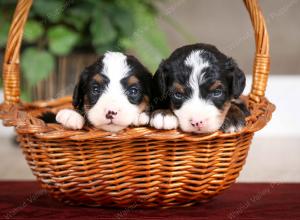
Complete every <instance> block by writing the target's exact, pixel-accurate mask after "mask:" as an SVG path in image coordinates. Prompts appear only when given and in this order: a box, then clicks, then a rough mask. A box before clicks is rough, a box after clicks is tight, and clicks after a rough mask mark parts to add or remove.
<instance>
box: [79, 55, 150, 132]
mask: <svg viewBox="0 0 300 220" xmlns="http://www.w3.org/2000/svg"><path fill="white" fill-rule="evenodd" d="M150 82H151V74H150V73H149V72H148V70H147V69H146V68H145V67H144V66H143V65H142V64H141V63H140V62H139V61H138V60H137V59H136V58H135V57H133V56H129V55H124V54H122V53H119V52H107V53H105V54H104V56H102V57H100V58H99V60H98V61H97V62H96V63H94V64H93V65H91V66H89V67H87V68H86V69H85V70H84V71H83V72H82V73H81V75H80V79H79V82H78V84H77V85H76V87H75V89H74V93H73V106H74V107H75V109H77V110H79V111H80V112H82V113H83V114H85V116H86V118H87V119H88V121H89V122H90V123H91V124H92V125H93V126H95V127H96V128H100V129H103V130H107V131H112V132H117V131H119V130H121V129H123V128H126V127H127V126H129V125H131V124H132V123H133V121H134V120H135V119H136V117H138V115H139V114H140V113H141V112H143V111H147V110H148V108H149V99H150V96H151V94H150V90H151V88H150V86H151V85H150Z"/></svg>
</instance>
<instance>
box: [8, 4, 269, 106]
mask: <svg viewBox="0 0 300 220" xmlns="http://www.w3.org/2000/svg"><path fill="white" fill-rule="evenodd" d="M244 3H245V5H246V8H247V9H248V12H249V14H250V17H251V21H252V25H253V28H254V32H255V42H256V55H255V60H254V65H253V80H252V89H251V92H250V95H249V96H250V99H251V100H252V101H255V102H260V98H261V97H264V96H265V90H266V87H267V81H268V75H269V71H270V56H269V36H268V32H267V29H266V23H265V20H264V17H263V15H262V12H261V10H260V8H259V6H258V2H257V0H244ZM31 5H32V0H19V1H18V4H17V7H16V10H15V13H14V16H13V21H12V24H11V27H10V30H9V35H8V40H7V45H6V51H5V56H4V62H3V82H4V102H5V103H6V104H16V103H19V102H20V47H21V41H22V37H23V32H24V26H25V23H26V20H27V17H28V13H29V10H30V7H31Z"/></svg>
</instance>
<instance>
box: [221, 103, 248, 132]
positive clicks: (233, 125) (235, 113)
mask: <svg viewBox="0 0 300 220" xmlns="http://www.w3.org/2000/svg"><path fill="white" fill-rule="evenodd" d="M245 118H246V115H245V113H244V112H243V111H242V110H241V109H240V108H239V106H237V105H235V104H232V105H231V107H230V109H229V110H228V113H227V115H226V117H225V120H224V122H223V125H222V126H221V129H220V130H221V131H223V132H224V133H235V132H239V131H241V130H242V129H243V128H244V127H245V125H246V120H245Z"/></svg>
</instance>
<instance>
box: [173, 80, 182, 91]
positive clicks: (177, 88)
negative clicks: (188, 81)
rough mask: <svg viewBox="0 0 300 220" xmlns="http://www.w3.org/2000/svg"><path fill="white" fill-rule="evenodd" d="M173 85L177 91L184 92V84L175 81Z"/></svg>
mask: <svg viewBox="0 0 300 220" xmlns="http://www.w3.org/2000/svg"><path fill="white" fill-rule="evenodd" d="M173 85H174V87H175V89H176V91H177V92H180V93H184V86H183V85H181V84H180V83H178V82H175V83H174V84H173Z"/></svg>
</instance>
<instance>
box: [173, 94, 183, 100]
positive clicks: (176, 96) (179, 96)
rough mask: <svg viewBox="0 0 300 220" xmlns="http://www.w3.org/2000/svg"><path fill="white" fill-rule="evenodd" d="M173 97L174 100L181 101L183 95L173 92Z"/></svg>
mask: <svg viewBox="0 0 300 220" xmlns="http://www.w3.org/2000/svg"><path fill="white" fill-rule="evenodd" d="M173 97H174V98H175V99H183V98H184V95H183V94H182V93H180V92H175V93H173Z"/></svg>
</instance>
